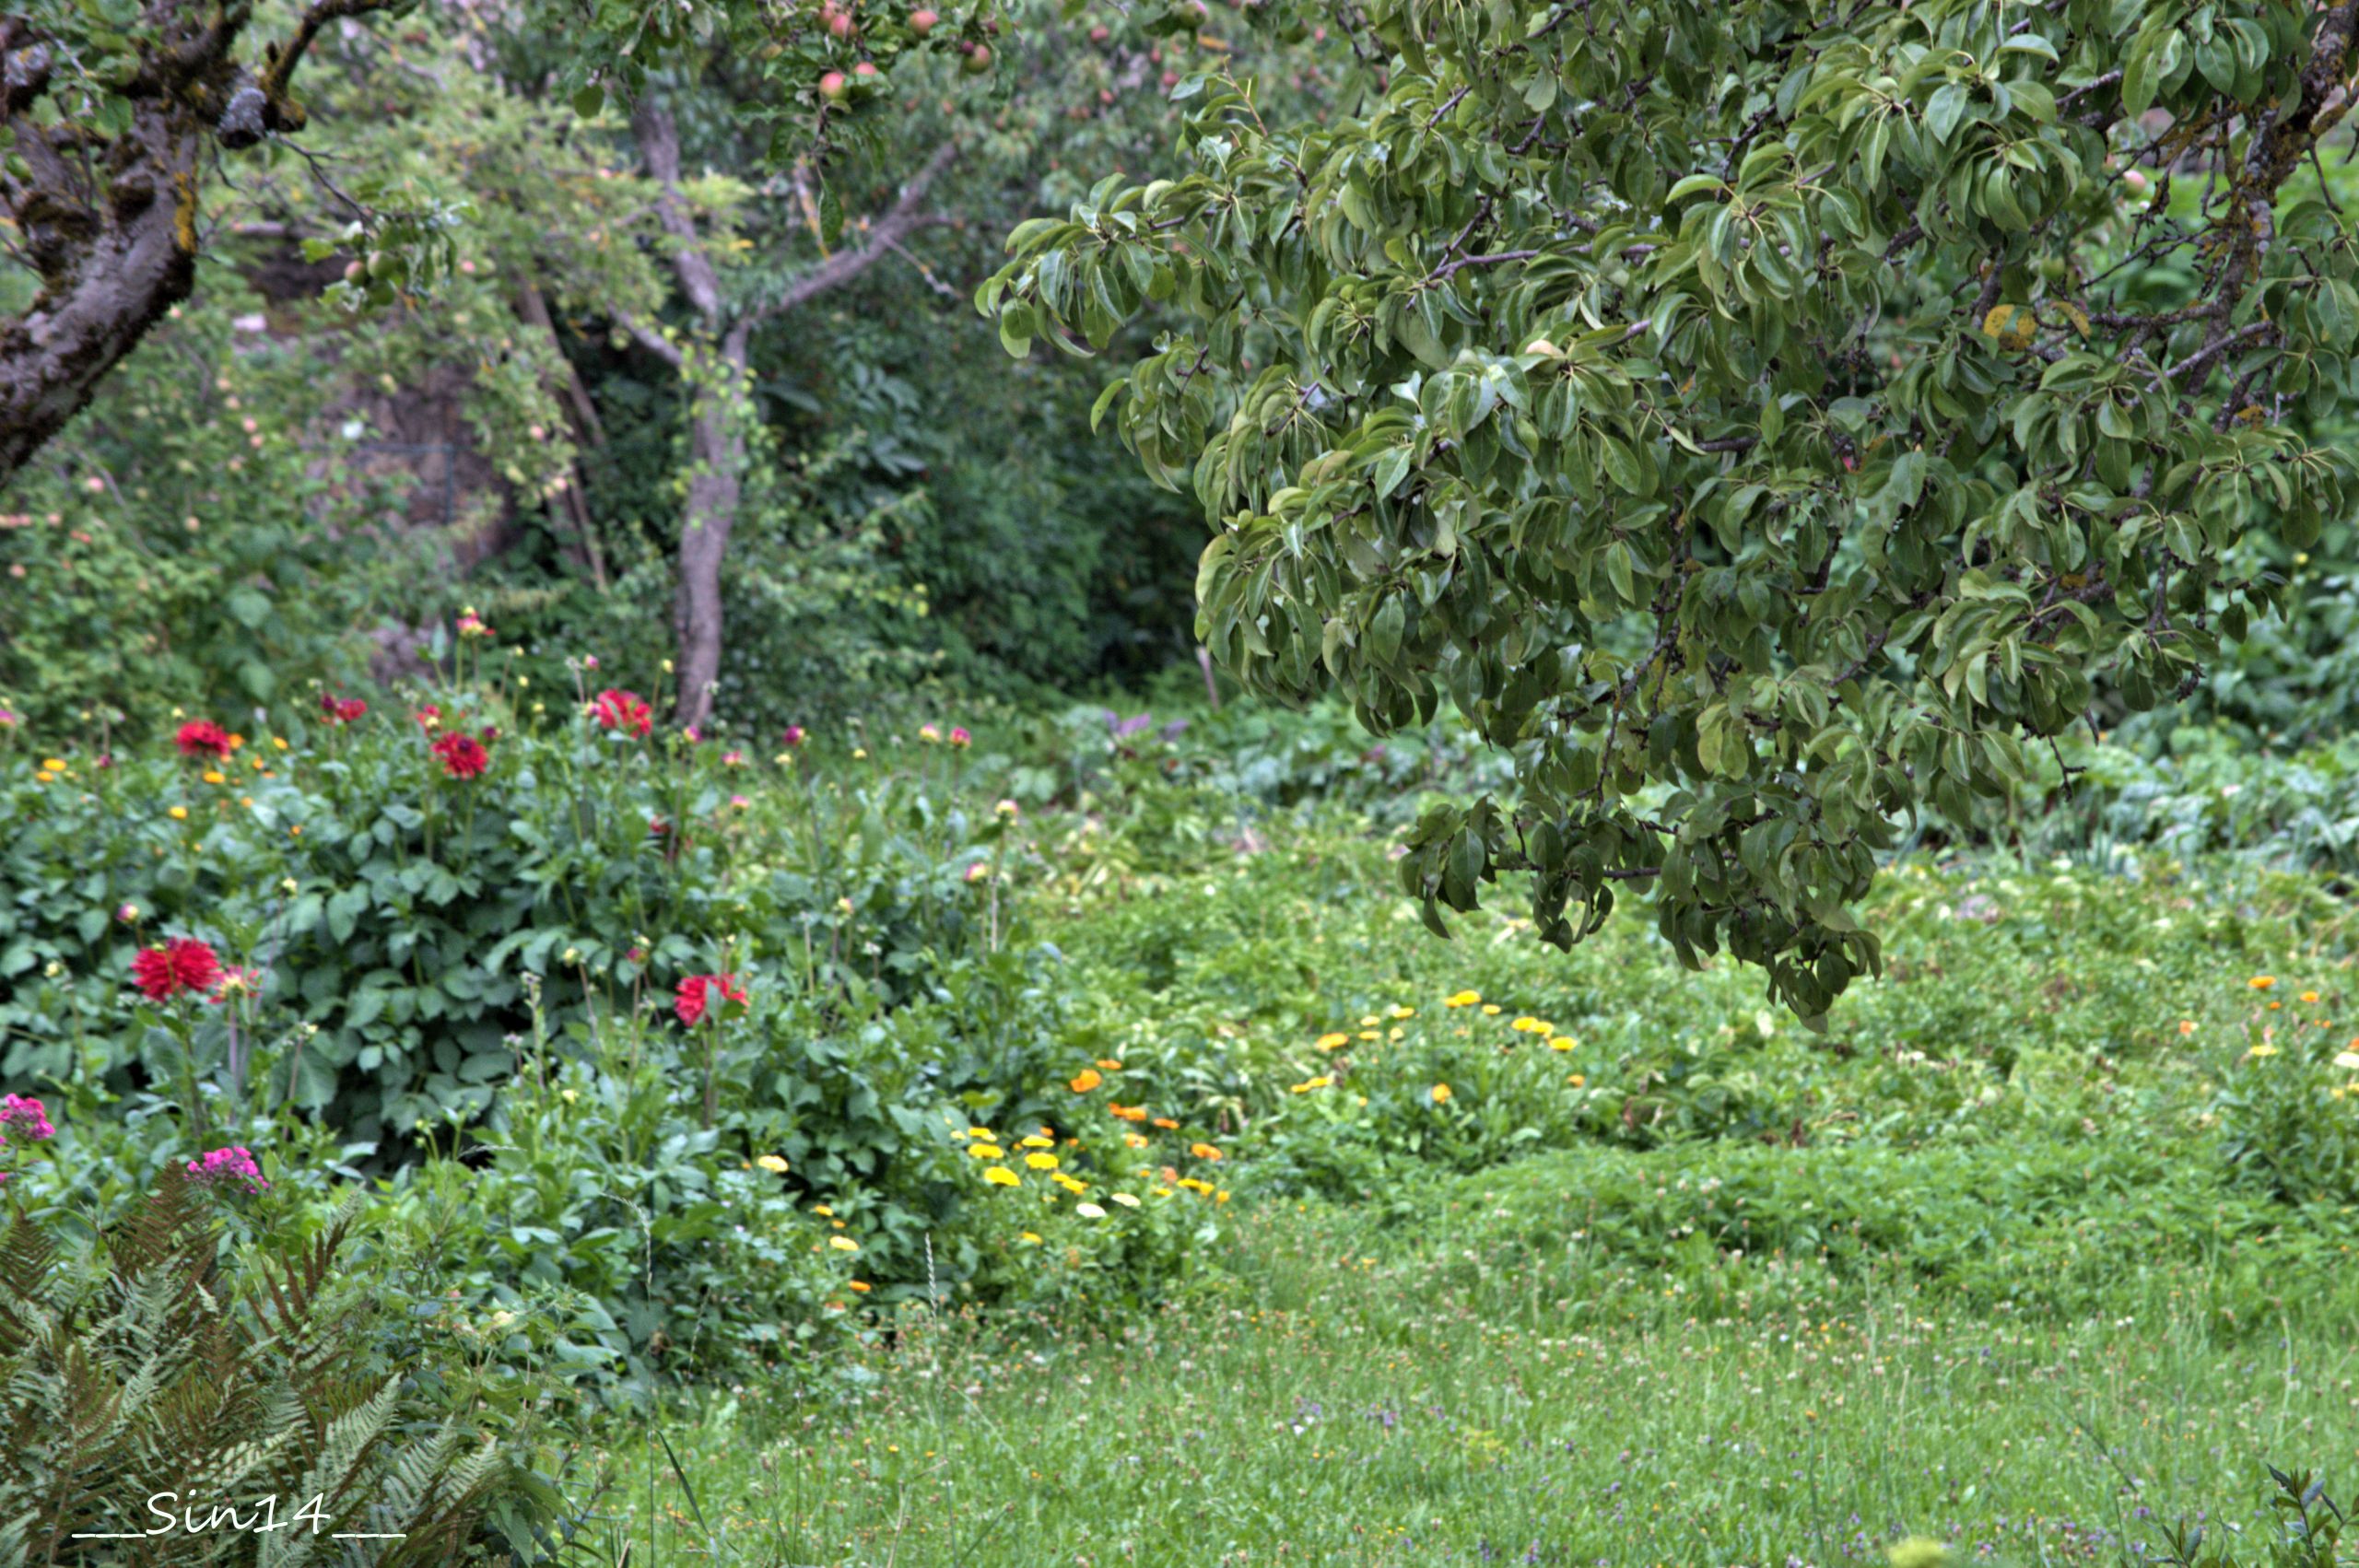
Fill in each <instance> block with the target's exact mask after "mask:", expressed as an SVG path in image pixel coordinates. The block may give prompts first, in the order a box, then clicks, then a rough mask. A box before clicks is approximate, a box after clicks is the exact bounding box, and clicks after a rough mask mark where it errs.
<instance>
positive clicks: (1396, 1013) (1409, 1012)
mask: <svg viewBox="0 0 2359 1568" xmlns="http://www.w3.org/2000/svg"><path fill="white" fill-rule="evenodd" d="M1391 1016H1393V1017H1395V1018H1414V1017H1415V1016H1417V1010H1416V1009H1415V1008H1414V1007H1402V1006H1400V1005H1398V1004H1395V1005H1394V1007H1393V1008H1392V1010H1391Z"/></svg>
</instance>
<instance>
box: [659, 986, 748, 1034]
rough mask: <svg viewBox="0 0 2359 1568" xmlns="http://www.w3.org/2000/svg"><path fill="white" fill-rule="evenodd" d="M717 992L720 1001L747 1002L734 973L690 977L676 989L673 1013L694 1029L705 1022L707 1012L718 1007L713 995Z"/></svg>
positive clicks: (673, 998)
mask: <svg viewBox="0 0 2359 1568" xmlns="http://www.w3.org/2000/svg"><path fill="white" fill-rule="evenodd" d="M716 991H718V992H719V993H720V995H719V997H718V999H717V1000H718V1001H734V1002H743V1001H744V1000H745V989H744V988H742V987H740V986H739V985H738V984H737V977H736V975H735V974H734V973H731V974H727V975H690V976H689V977H687V979H685V980H682V981H681V982H680V983H679V985H678V987H677V988H675V989H674V991H673V994H672V1011H673V1012H675V1013H677V1014H678V1015H679V1019H680V1022H681V1023H683V1024H687V1026H688V1027H689V1028H691V1029H693V1028H695V1027H696V1026H697V1024H700V1023H702V1022H703V1021H704V1016H705V1012H706V1011H707V1010H708V1009H710V1008H711V1007H713V1006H714V1005H716V998H715V997H714V995H713V993H714V992H716Z"/></svg>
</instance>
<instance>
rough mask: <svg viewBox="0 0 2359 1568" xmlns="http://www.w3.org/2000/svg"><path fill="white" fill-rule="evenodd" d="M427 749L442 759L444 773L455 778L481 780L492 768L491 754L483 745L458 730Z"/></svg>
mask: <svg viewBox="0 0 2359 1568" xmlns="http://www.w3.org/2000/svg"><path fill="white" fill-rule="evenodd" d="M427 749H428V750H429V751H431V752H432V753H433V754H434V755H436V756H439V757H440V758H441V759H442V771H443V772H445V773H447V774H449V775H450V776H451V777H452V778H482V777H483V776H484V774H485V773H486V772H487V770H488V769H489V768H490V766H491V754H490V753H489V752H487V751H486V750H484V749H483V743H482V742H480V741H478V740H476V739H475V737H474V736H473V735H463V734H461V733H460V732H459V731H456V730H453V731H451V732H450V733H449V734H447V735H444V736H442V737H441V738H440V739H439V740H437V741H436V742H435V743H433V745H431V746H429V747H428V748H427Z"/></svg>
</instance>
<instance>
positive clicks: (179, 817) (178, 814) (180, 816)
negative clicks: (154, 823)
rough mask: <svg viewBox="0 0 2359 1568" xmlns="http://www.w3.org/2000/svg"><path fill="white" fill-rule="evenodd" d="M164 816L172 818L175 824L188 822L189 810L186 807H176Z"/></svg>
mask: <svg viewBox="0 0 2359 1568" xmlns="http://www.w3.org/2000/svg"><path fill="white" fill-rule="evenodd" d="M164 814H165V815H166V816H168V817H170V818H171V819H172V820H173V821H174V822H186V821H187V820H188V808H187V807H186V806H174V807H173V808H172V809H171V810H170V811H168V812H166V813H164Z"/></svg>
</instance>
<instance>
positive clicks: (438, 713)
mask: <svg viewBox="0 0 2359 1568" xmlns="http://www.w3.org/2000/svg"><path fill="white" fill-rule="evenodd" d="M410 719H411V720H412V721H413V722H415V723H416V724H417V727H418V728H419V729H421V730H431V729H433V728H435V727H436V726H437V725H439V724H440V723H441V722H442V710H441V709H440V708H437V707H436V706H435V705H434V704H432V703H430V702H429V703H427V704H426V705H425V706H424V707H422V708H419V709H418V710H417V712H416V713H413V714H411V715H410Z"/></svg>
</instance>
